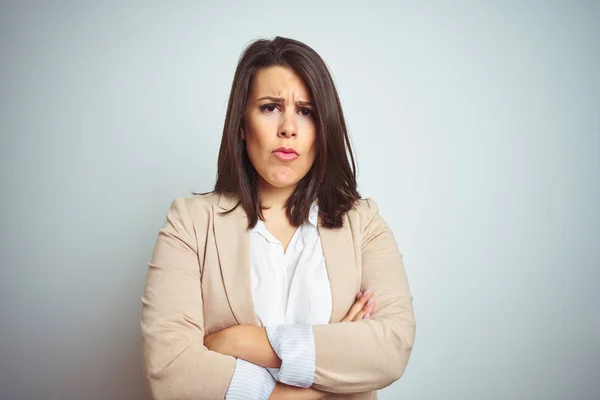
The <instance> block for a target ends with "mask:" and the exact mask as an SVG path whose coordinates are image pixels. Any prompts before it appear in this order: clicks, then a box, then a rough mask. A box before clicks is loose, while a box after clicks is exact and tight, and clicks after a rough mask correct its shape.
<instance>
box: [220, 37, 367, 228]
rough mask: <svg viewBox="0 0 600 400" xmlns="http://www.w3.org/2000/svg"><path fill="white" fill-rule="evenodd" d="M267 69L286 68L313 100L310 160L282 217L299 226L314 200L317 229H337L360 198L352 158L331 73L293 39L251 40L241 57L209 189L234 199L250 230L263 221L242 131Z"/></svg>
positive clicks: (322, 62) (252, 169)
mask: <svg viewBox="0 0 600 400" xmlns="http://www.w3.org/2000/svg"><path fill="white" fill-rule="evenodd" d="M272 66H281V67H285V68H290V69H291V70H292V71H294V72H295V73H296V74H297V75H298V76H299V77H300V78H301V79H302V81H303V82H304V84H305V85H306V86H307V88H308V90H309V92H310V94H311V96H312V103H313V104H314V106H313V107H314V110H313V111H314V118H315V122H316V128H317V136H316V155H315V162H314V164H313V165H312V167H311V169H310V170H309V172H308V173H307V174H306V176H304V177H303V178H302V179H301V180H300V182H299V183H298V185H297V187H296V189H295V191H294V192H293V193H292V195H291V196H290V197H289V199H288V200H287V202H286V204H285V206H286V209H287V210H286V213H287V216H288V218H289V220H290V222H291V223H292V224H293V225H294V226H300V225H301V224H302V223H303V222H304V221H305V220H306V219H307V218H308V214H309V210H310V206H311V204H312V203H313V202H314V201H315V200H316V201H317V204H318V206H319V217H320V219H321V223H322V225H323V226H325V227H330V228H334V227H335V228H338V227H341V226H342V221H343V217H344V215H345V214H346V213H347V212H348V211H349V210H350V209H351V208H352V207H353V205H354V203H355V201H356V200H357V199H359V198H360V194H359V193H358V192H357V189H356V164H355V162H354V155H353V153H352V148H351V143H350V139H349V137H348V132H347V129H346V122H345V120H344V114H343V112H342V105H341V104H340V99H339V97H338V93H337V90H336V88H335V84H334V83H333V79H332V77H331V74H330V73H329V70H328V69H327V66H326V65H325V62H324V61H323V59H322V58H321V57H320V56H319V55H318V54H317V52H315V51H314V50H313V49H312V48H310V47H309V46H307V45H306V44H304V43H302V42H299V41H297V40H293V39H288V38H283V37H279V36H278V37H276V38H275V39H273V40H266V39H260V40H256V41H254V42H253V43H251V44H250V45H249V46H248V47H246V49H245V50H244V51H243V53H242V55H241V56H240V59H239V62H238V65H237V68H236V70H235V75H234V78H233V84H232V86H231V93H230V95H229V102H228V104H227V115H226V117H225V125H224V127H223V137H222V139H221V148H220V150H219V160H218V170H217V182H216V184H215V189H214V190H215V192H217V193H221V194H234V195H237V196H238V197H239V200H240V202H239V204H238V206H239V205H241V206H242V208H243V209H244V211H245V212H246V214H247V216H248V227H249V228H252V227H254V226H255V225H256V223H257V221H258V218H261V219H263V215H262V209H263V207H262V206H261V204H260V201H259V196H258V173H257V172H256V170H255V169H254V167H253V166H252V163H251V162H250V159H249V158H248V154H247V152H246V146H245V143H244V141H243V139H242V134H241V127H242V124H243V118H244V111H245V109H246V103H247V100H248V93H249V92H250V90H251V87H252V86H251V85H252V82H253V77H254V75H255V73H256V71H258V70H259V69H261V68H267V67H272Z"/></svg>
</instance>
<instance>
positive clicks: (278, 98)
mask: <svg viewBox="0 0 600 400" xmlns="http://www.w3.org/2000/svg"><path fill="white" fill-rule="evenodd" d="M311 101H312V99H311V97H310V94H309V91H308V89H307V87H306V86H305V85H304V82H302V80H301V79H300V77H298V76H297V75H296V73H294V72H293V71H292V70H290V69H288V68H283V67H268V68H262V69H260V70H258V71H257V72H256V73H255V75H254V81H253V85H252V88H251V89H250V93H249V94H248V100H247V105H246V111H245V113H244V121H243V127H242V137H243V138H244V140H245V142H246V151H247V152H248V157H249V158H250V161H251V162H252V165H253V166H254V168H255V169H256V171H257V172H258V174H259V175H260V177H261V178H262V181H261V184H263V185H264V184H265V183H266V184H268V185H270V186H272V187H276V188H287V189H291V188H294V187H295V186H296V185H297V184H298V182H299V181H300V180H301V179H302V178H303V177H304V176H305V175H306V174H307V173H308V171H309V170H310V168H311V166H312V164H313V162H314V161H315V138H316V127H315V121H314V117H313V111H312V110H313V105H312V103H311Z"/></svg>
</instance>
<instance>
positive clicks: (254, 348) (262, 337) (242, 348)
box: [219, 325, 281, 368]
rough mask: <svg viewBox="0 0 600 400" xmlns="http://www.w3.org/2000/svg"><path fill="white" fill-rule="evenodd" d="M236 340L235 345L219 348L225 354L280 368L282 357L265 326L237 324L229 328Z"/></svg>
mask: <svg viewBox="0 0 600 400" xmlns="http://www.w3.org/2000/svg"><path fill="white" fill-rule="evenodd" d="M228 329H230V330H232V331H231V334H232V336H233V337H235V340H234V341H233V342H234V343H233V345H231V346H227V347H226V348H222V349H219V351H220V352H221V353H223V354H227V355H230V356H233V357H236V358H241V359H243V360H246V361H248V362H251V363H253V364H256V365H259V366H261V367H264V368H280V367H281V359H280V358H279V357H278V356H277V353H275V351H274V350H273V347H272V346H271V343H270V342H269V338H268V337H267V332H266V330H265V328H262V327H260V326H252V325H237V326H233V327H231V328H228Z"/></svg>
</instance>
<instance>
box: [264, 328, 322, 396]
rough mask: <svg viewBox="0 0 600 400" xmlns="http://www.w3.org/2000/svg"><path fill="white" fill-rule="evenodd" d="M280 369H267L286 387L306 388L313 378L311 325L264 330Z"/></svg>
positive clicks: (313, 361) (313, 347)
mask: <svg viewBox="0 0 600 400" xmlns="http://www.w3.org/2000/svg"><path fill="white" fill-rule="evenodd" d="M265 329H266V331H267V336H268V338H269V342H270V343H271V346H272V347H273V350H275V353H277V355H278V356H279V358H280V359H281V368H269V369H268V370H269V372H270V373H271V375H273V377H274V378H275V379H276V380H277V381H279V382H281V383H285V384H286V385H291V386H297V387H303V388H308V387H310V386H311V385H312V384H313V380H314V378H315V337H314V334H313V330H312V326H311V325H300V324H298V325H274V326H267V327H266V328H265Z"/></svg>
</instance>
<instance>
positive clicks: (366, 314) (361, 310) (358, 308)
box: [341, 290, 375, 322]
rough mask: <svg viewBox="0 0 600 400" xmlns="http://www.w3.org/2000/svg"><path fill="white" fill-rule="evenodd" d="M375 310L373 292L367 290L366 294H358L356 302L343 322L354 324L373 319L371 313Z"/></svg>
mask: <svg viewBox="0 0 600 400" xmlns="http://www.w3.org/2000/svg"><path fill="white" fill-rule="evenodd" d="M374 310H375V299H374V298H373V292H371V291H369V290H365V292H364V293H363V292H358V294H357V295H356V302H355V303H354V305H353V306H352V307H351V308H350V311H348V314H346V316H345V317H344V318H343V319H342V321H341V322H353V321H359V320H361V319H369V318H371V313H372V312H373V311H374Z"/></svg>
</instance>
